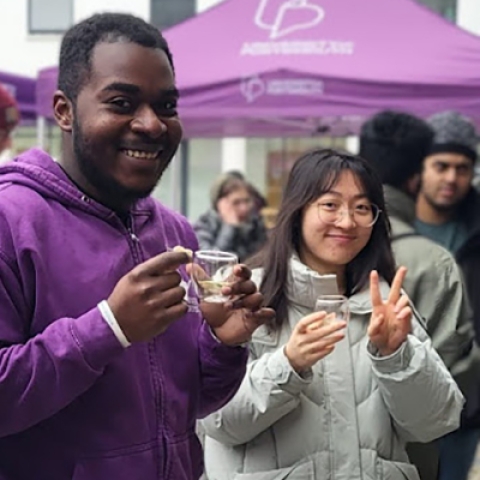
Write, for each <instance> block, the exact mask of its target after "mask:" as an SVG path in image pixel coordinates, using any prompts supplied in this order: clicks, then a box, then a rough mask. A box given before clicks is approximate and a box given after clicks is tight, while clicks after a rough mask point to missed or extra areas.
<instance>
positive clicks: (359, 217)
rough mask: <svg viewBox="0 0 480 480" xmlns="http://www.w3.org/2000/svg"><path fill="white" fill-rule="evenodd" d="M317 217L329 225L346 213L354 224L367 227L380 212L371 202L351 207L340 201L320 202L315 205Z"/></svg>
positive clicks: (372, 223) (338, 220)
mask: <svg viewBox="0 0 480 480" xmlns="http://www.w3.org/2000/svg"><path fill="white" fill-rule="evenodd" d="M317 212H318V218H319V219H320V220H321V221H322V222H323V223H327V224H330V225H335V224H336V223H338V222H340V221H341V220H342V219H343V216H344V215H345V212H347V213H348V215H349V216H350V218H351V219H352V220H353V222H354V223H355V225H357V226H358V227H362V228H368V227H371V226H372V225H374V224H375V222H376V221H377V220H378V217H379V216H380V213H381V212H382V211H381V210H380V209H379V208H378V207H377V206H376V205H375V204H373V203H360V204H358V205H355V206H353V207H348V206H346V205H343V204H341V203H335V202H320V203H318V205H317Z"/></svg>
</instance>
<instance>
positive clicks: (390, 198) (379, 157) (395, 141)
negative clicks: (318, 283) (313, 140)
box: [360, 111, 480, 480]
mask: <svg viewBox="0 0 480 480" xmlns="http://www.w3.org/2000/svg"><path fill="white" fill-rule="evenodd" d="M432 140H433V131H432V129H431V128H430V127H429V126H428V125H427V124H426V123H425V122H424V121H423V120H421V119H419V118H416V117H414V116H412V115H409V114H407V113H403V112H395V111H383V112H380V113H378V114H377V115H375V116H373V117H372V118H370V119H369V120H367V121H366V122H365V123H364V125H363V126H362V129H361V132H360V155H361V156H362V157H363V158H365V159H366V160H367V161H368V162H369V163H370V164H371V165H372V166H373V167H375V169H376V170H377V171H378V172H379V175H380V178H381V180H382V183H383V185H384V192H385V200H386V205H387V212H388V216H389V218H390V222H391V225H392V247H393V252H394V255H395V259H396V262H397V263H398V264H399V265H405V266H406V267H407V269H408V275H407V278H406V279H405V282H404V288H405V291H406V292H407V294H408V295H409V296H410V298H411V300H412V302H413V303H414V305H415V306H416V308H417V310H418V312H419V313H420V315H422V317H423V318H424V320H425V322H426V325H427V331H428V333H429V335H430V337H431V338H432V343H433V346H434V347H435V349H436V350H437V351H438V353H439V355H440V357H441V358H442V359H443V361H444V362H445V365H446V366H447V368H448V369H449V370H450V372H451V373H452V375H453V377H454V378H455V380H456V381H457V383H458V385H459V386H460V388H461V390H462V392H463V393H464V395H465V396H466V397H467V400H468V401H467V408H475V405H476V403H477V402H476V395H475V389H476V384H477V382H478V378H479V374H478V372H479V370H480V364H479V357H480V355H479V349H478V345H477V344H476V342H475V341H474V338H475V334H474V329H473V323H472V311H471V308H470V306H469V302H468V299H467V295H466V290H465V288H464V285H463V283H462V275H461V272H460V269H459V267H458V265H457V263H456V262H455V259H454V258H453V256H452V255H451V254H450V253H449V252H448V251H447V250H446V249H444V248H443V247H441V246H439V245H438V244H436V243H435V242H433V241H431V240H429V239H428V238H425V237H424V236H422V235H420V234H419V233H418V232H417V231H416V230H415V199H416V197H417V194H418V189H419V183H420V171H421V168H422V162H423V159H424V157H425V155H426V154H427V153H428V152H429V150H430V148H431V145H432ZM408 453H409V455H410V458H411V460H412V461H413V462H414V463H415V465H416V466H417V468H418V469H419V472H420V477H421V479H422V480H437V478H438V468H439V451H438V444H437V442H435V443H430V444H415V445H409V446H408ZM451 478H452V479H453V478H455V477H451Z"/></svg>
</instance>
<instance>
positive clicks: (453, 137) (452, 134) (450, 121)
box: [428, 112, 479, 161]
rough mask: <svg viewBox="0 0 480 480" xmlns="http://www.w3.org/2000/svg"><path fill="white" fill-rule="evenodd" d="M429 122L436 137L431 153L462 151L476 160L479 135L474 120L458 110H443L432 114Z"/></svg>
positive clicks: (461, 152)
mask: <svg viewBox="0 0 480 480" xmlns="http://www.w3.org/2000/svg"><path fill="white" fill-rule="evenodd" d="M428 124H429V125H430V127H431V128H432V129H433V131H434V133H435V137H434V140H433V145H432V148H431V151H430V153H431V154H433V153H440V152H452V153H460V154H463V155H465V156H466V157H468V158H470V159H471V160H473V161H475V160H476V159H477V144H478V142H479V137H478V135H477V132H476V130H475V125H474V124H473V122H472V121H471V120H470V119H469V118H467V117H464V116H463V115H460V114H459V113H457V112H441V113H437V114H435V115H433V116H431V117H430V118H429V119H428Z"/></svg>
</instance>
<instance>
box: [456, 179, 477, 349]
mask: <svg viewBox="0 0 480 480" xmlns="http://www.w3.org/2000/svg"><path fill="white" fill-rule="evenodd" d="M458 213H459V216H458V217H457V218H458V220H460V221H461V222H463V223H464V224H465V226H466V227H467V231H468V238H467V240H466V241H465V243H464V244H463V245H462V246H461V247H460V248H459V249H458V250H457V253H456V255H455V257H456V259H457V262H458V264H459V265H460V268H461V269H462V272H463V275H464V277H465V283H466V286H467V291H468V295H469V298H470V302H471V304H472V308H473V318H474V324H475V332H476V336H477V342H479V341H480V194H479V193H478V192H476V191H475V190H474V189H472V190H471V191H470V192H469V194H468V195H467V197H466V198H465V200H464V202H463V203H462V205H461V206H460V208H459V210H458Z"/></svg>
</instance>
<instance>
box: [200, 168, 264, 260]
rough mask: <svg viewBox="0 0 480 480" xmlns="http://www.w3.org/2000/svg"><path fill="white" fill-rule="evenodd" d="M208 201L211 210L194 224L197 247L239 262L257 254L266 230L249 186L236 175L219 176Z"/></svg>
mask: <svg viewBox="0 0 480 480" xmlns="http://www.w3.org/2000/svg"><path fill="white" fill-rule="evenodd" d="M210 199H211V205H212V207H211V208H210V209H209V210H208V211H207V212H206V213H204V214H203V215H201V216H200V217H199V218H198V220H197V221H196V222H195V223H194V225H193V228H194V230H195V233H196V234H197V238H198V242H199V245H200V248H201V249H202V250H223V251H227V252H232V253H235V254H236V255H238V257H239V259H240V261H245V260H246V259H247V258H248V257H250V256H251V255H253V254H254V253H256V252H258V250H259V249H260V248H261V247H262V246H263V244H264V243H265V241H266V239H267V231H266V228H265V224H264V222H263V219H262V217H261V216H260V215H259V213H258V212H257V211H256V209H255V201H254V197H253V195H252V190H251V186H250V184H249V183H248V182H246V181H245V180H244V179H242V178H239V177H238V175H231V174H230V173H226V174H222V175H220V176H219V177H218V178H217V179H216V181H215V182H214V183H213V185H212V187H211V190H210Z"/></svg>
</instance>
